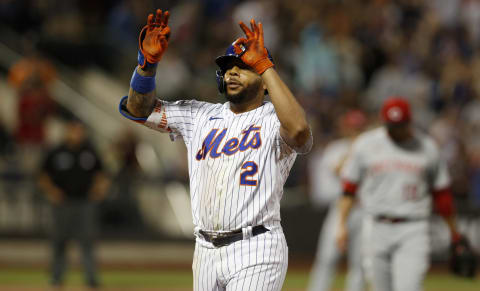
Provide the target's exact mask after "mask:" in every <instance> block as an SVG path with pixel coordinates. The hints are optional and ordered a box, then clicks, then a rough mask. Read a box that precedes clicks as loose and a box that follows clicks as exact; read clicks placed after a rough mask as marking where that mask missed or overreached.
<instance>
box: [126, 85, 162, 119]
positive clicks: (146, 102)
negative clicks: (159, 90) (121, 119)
mask: <svg viewBox="0 0 480 291" xmlns="http://www.w3.org/2000/svg"><path fill="white" fill-rule="evenodd" d="M154 107H155V96H154V91H153V92H150V93H147V94H142V93H138V92H136V91H134V90H133V89H132V88H130V92H129V94H128V101H127V109H128V111H129V112H130V114H132V115H133V116H135V117H147V116H149V115H150V114H151V113H152V111H153V108H154Z"/></svg>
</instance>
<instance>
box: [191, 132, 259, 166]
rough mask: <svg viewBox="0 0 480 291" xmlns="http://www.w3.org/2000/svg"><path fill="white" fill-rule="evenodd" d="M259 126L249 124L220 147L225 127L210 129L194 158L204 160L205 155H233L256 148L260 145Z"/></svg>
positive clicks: (212, 156)
mask: <svg viewBox="0 0 480 291" xmlns="http://www.w3.org/2000/svg"><path fill="white" fill-rule="evenodd" d="M260 129H261V127H260V126H255V125H251V126H250V127H249V128H248V129H246V130H243V131H242V137H241V138H240V139H239V138H236V137H233V138H231V139H229V140H227V141H226V142H225V144H223V146H222V147H221V146H220V144H221V143H222V141H223V139H224V138H225V135H226V134H227V128H224V129H223V130H221V131H219V129H218V128H214V129H212V130H211V131H210V132H209V133H208V135H207V136H206V137H205V139H204V140H203V143H202V148H201V149H200V150H199V151H198V152H197V155H196V156H195V158H196V159H197V161H200V160H204V159H205V158H206V157H207V155H210V157H211V158H214V159H215V158H218V157H219V156H221V155H222V154H225V155H228V156H230V155H233V154H235V153H236V152H238V151H241V152H243V151H246V150H247V149H249V148H251V149H258V148H259V147H260V146H261V145H262V139H261V137H260Z"/></svg>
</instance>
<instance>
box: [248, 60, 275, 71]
mask: <svg viewBox="0 0 480 291" xmlns="http://www.w3.org/2000/svg"><path fill="white" fill-rule="evenodd" d="M273 66H274V65H273V63H272V62H271V61H270V60H269V59H268V58H264V59H260V60H258V61H257V62H255V64H253V66H252V67H253V69H254V70H255V72H257V74H259V75H261V74H263V73H264V72H265V71H266V70H267V69H268V68H271V67H273Z"/></svg>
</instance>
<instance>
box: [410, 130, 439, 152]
mask: <svg viewBox="0 0 480 291" xmlns="http://www.w3.org/2000/svg"><path fill="white" fill-rule="evenodd" d="M415 136H416V138H417V139H418V140H419V141H420V143H421V144H422V146H423V147H424V148H425V149H426V151H427V152H431V153H436V152H437V151H438V150H439V147H438V143H437V141H436V140H435V139H434V138H433V137H432V136H431V135H429V134H428V133H426V132H424V131H422V130H420V129H416V130H415Z"/></svg>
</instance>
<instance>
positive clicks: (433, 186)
mask: <svg viewBox="0 0 480 291" xmlns="http://www.w3.org/2000/svg"><path fill="white" fill-rule="evenodd" d="M381 117H382V119H383V121H384V125H383V126H381V127H379V128H376V129H373V130H370V131H367V132H365V133H363V134H362V135H360V136H359V137H358V138H357V139H356V141H355V142H354V144H353V147H352V152H351V154H350V156H349V158H348V160H347V161H346V162H345V165H344V167H343V169H342V179H343V181H344V185H343V192H344V195H343V196H342V198H341V201H340V203H339V210H340V225H339V230H338V233H337V243H338V245H339V248H341V249H344V248H345V245H346V241H347V233H348V228H347V217H348V214H349V212H350V211H351V209H352V205H353V203H354V200H355V196H357V195H358V197H359V199H360V203H361V207H362V209H363V211H364V222H363V233H364V235H365V236H364V239H365V240H364V242H363V243H364V244H363V245H364V251H365V261H364V263H365V265H364V266H365V272H366V276H367V279H368V280H369V281H371V284H372V287H373V290H374V291H405V290H409V291H416V290H422V281H423V278H424V277H425V274H426V272H427V269H428V266H429V251H430V242H429V234H428V228H429V225H428V222H429V216H430V214H431V209H432V204H433V205H434V206H435V208H436V211H437V212H438V213H439V214H441V215H442V216H443V217H444V218H445V221H446V222H447V225H448V227H449V229H450V231H451V235H452V240H453V241H456V240H458V239H459V238H460V235H459V234H458V233H457V231H456V228H455V225H454V220H453V206H452V195H451V192H450V190H449V176H448V173H447V169H446V166H445V163H444V162H443V161H442V160H440V158H439V151H438V148H437V146H436V144H435V143H434V141H433V140H432V139H431V138H430V137H428V136H426V135H425V134H423V133H421V132H419V131H417V130H415V129H414V127H413V126H412V124H411V112H410V106H409V103H408V102H407V101H406V100H405V99H402V98H399V97H392V98H389V99H387V100H386V101H385V103H384V104H383V107H382V109H381Z"/></svg>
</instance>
